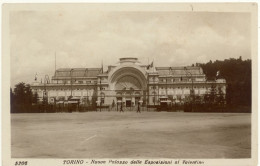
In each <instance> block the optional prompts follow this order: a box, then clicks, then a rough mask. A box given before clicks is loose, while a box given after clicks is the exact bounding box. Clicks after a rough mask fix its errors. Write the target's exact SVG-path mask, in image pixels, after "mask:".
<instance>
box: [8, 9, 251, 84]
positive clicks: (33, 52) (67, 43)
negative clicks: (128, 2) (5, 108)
mask: <svg viewBox="0 0 260 166" xmlns="http://www.w3.org/2000/svg"><path fill="white" fill-rule="evenodd" d="M10 37H11V86H13V85H14V84H16V83H18V82H26V83H31V82H33V80H34V76H35V73H36V72H37V73H38V76H39V77H40V76H43V75H45V74H49V75H50V76H52V75H53V74H54V66H55V65H54V64H55V60H54V59H55V52H56V56H57V63H56V64H57V68H71V67H101V63H102V60H103V63H104V66H105V67H106V66H107V65H114V64H116V63H117V62H118V59H119V58H120V57H137V58H139V60H140V61H141V62H142V63H143V64H147V63H148V58H149V60H150V62H151V61H152V60H154V64H155V65H156V66H184V65H191V64H192V63H196V62H198V63H205V62H208V61H209V60H213V61H214V60H223V59H227V58H238V57H239V56H242V59H251V57H250V56H251V55H250V54H251V52H250V47H251V45H250V40H251V39H250V14H247V13H210V12H82V11H63V12H58V11H57V12H54V11H52V12H43V11H42V12H37V11H19V12H12V13H11V14H10Z"/></svg>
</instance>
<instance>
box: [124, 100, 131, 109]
mask: <svg viewBox="0 0 260 166" xmlns="http://www.w3.org/2000/svg"><path fill="white" fill-rule="evenodd" d="M125 106H126V107H131V106H132V103H131V99H126V100H125Z"/></svg>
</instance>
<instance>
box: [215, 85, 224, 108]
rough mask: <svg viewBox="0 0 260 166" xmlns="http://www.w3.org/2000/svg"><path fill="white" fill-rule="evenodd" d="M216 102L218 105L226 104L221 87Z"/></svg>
mask: <svg viewBox="0 0 260 166" xmlns="http://www.w3.org/2000/svg"><path fill="white" fill-rule="evenodd" d="M216 101H217V103H218V104H224V101H225V100H224V93H223V91H222V89H221V87H220V86H219V87H218V95H217V98H216Z"/></svg>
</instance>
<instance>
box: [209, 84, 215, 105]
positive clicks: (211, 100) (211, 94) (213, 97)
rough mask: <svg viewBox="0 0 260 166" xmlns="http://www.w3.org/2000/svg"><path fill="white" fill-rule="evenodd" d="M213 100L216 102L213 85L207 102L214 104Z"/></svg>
mask: <svg viewBox="0 0 260 166" xmlns="http://www.w3.org/2000/svg"><path fill="white" fill-rule="evenodd" d="M215 100H216V86H215V85H211V88H210V93H209V102H210V103H211V104H214V103H215Z"/></svg>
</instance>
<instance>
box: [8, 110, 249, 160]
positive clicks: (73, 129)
mask: <svg viewBox="0 0 260 166" xmlns="http://www.w3.org/2000/svg"><path fill="white" fill-rule="evenodd" d="M11 137H12V140H11V155H12V157H14V158H19V157H23V158H250V157H251V114H250V113H245V114H244V113H243V114H242V113H184V112H175V113H173V112H142V113H141V114H140V113H135V112H124V113H120V112H115V111H112V112H85V113H49V114H48V113H42V114H40V113H35V114H11Z"/></svg>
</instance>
